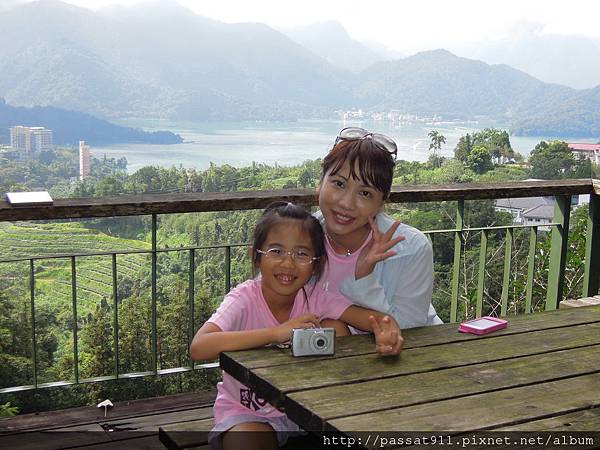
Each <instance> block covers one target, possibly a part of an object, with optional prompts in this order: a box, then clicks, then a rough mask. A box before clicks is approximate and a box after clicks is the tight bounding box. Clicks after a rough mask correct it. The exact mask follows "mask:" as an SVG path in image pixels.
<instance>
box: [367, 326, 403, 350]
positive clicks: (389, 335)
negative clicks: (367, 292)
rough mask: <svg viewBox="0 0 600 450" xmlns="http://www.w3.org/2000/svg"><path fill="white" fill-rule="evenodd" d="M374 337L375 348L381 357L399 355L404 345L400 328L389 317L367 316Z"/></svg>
mask: <svg viewBox="0 0 600 450" xmlns="http://www.w3.org/2000/svg"><path fill="white" fill-rule="evenodd" d="M369 321H370V322H371V326H372V328H373V334H374V336H375V348H376V350H377V353H379V354H380V355H382V356H392V355H399V354H400V352H401V351H402V347H403V345H404V339H403V338H402V333H401V332H400V327H399V326H398V324H397V323H396V321H395V320H393V319H392V318H391V317H390V316H383V317H379V316H377V317H376V316H369Z"/></svg>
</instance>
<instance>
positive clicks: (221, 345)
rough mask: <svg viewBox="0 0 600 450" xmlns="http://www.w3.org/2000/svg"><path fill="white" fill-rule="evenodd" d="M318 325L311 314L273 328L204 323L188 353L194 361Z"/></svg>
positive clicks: (287, 337)
mask: <svg viewBox="0 0 600 450" xmlns="http://www.w3.org/2000/svg"><path fill="white" fill-rule="evenodd" d="M318 326H319V319H318V318H317V316H315V315H314V314H304V315H302V316H299V317H296V318H294V319H291V320H288V321H287V322H285V323H282V324H281V325H279V326H276V327H271V328H259V329H255V330H244V331H223V330H221V328H220V327H219V326H218V325H216V324H214V323H212V322H206V323H205V324H204V325H202V327H201V328H200V329H199V330H198V332H197V333H196V335H195V336H194V339H193V340H192V344H191V345H190V356H191V357H192V359H194V360H202V359H215V358H217V356H219V353H221V352H226V351H234V350H248V349H251V348H257V347H263V346H265V345H267V344H273V343H283V342H286V341H289V340H290V339H291V338H292V329H294V328H310V327H318Z"/></svg>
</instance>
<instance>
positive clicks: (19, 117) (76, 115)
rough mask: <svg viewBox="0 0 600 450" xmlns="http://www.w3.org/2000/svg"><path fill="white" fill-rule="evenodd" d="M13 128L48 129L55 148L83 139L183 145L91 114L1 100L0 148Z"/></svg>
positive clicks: (166, 133)
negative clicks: (37, 127) (15, 104)
mask: <svg viewBox="0 0 600 450" xmlns="http://www.w3.org/2000/svg"><path fill="white" fill-rule="evenodd" d="M14 125H23V126H28V127H34V126H42V127H45V128H49V129H51V130H52V137H53V142H54V144H55V145H70V146H77V143H78V142H79V141H80V140H82V139H83V140H85V141H86V142H87V143H88V144H91V145H111V144H125V143H136V144H139V143H145V144H178V143H180V142H183V139H182V137H181V136H179V135H178V134H174V133H172V132H170V131H142V130H138V129H135V128H129V127H122V126H119V125H115V124H112V123H110V122H107V121H106V120H102V119H98V118H96V117H93V116H91V115H89V114H85V113H81V112H77V111H68V110H65V109H61V108H55V107H52V106H35V107H33V108H26V107H23V106H19V107H15V106H11V105H8V104H7V103H6V102H5V101H4V99H3V98H0V144H9V143H10V130H9V129H10V127H12V126H14Z"/></svg>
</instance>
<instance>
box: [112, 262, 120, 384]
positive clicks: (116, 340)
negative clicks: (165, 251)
mask: <svg viewBox="0 0 600 450" xmlns="http://www.w3.org/2000/svg"><path fill="white" fill-rule="evenodd" d="M111 258H112V282H113V286H112V288H113V320H114V327H115V330H114V333H113V347H114V354H115V378H119V299H118V295H119V294H118V290H117V254H116V253H113V254H112V255H111Z"/></svg>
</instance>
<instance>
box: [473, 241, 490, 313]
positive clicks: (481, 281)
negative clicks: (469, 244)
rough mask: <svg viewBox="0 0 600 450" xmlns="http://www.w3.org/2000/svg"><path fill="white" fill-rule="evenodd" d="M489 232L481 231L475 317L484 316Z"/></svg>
mask: <svg viewBox="0 0 600 450" xmlns="http://www.w3.org/2000/svg"><path fill="white" fill-rule="evenodd" d="M487 242H488V236H487V230H482V231H481V243H480V246H479V247H480V248H479V273H478V274H477V306H476V309H475V315H476V316H477V317H481V315H482V314H483V294H484V291H485V266H486V261H487Z"/></svg>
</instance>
